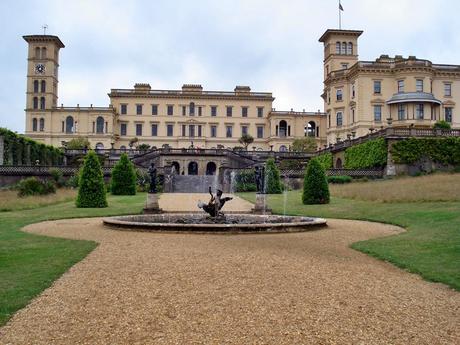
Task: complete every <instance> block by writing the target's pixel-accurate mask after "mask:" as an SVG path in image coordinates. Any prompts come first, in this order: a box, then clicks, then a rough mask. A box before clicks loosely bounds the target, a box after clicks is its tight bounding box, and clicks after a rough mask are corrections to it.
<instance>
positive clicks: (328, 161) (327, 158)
mask: <svg viewBox="0 0 460 345" xmlns="http://www.w3.org/2000/svg"><path fill="white" fill-rule="evenodd" d="M316 160H317V161H318V162H319V164H321V165H322V167H323V169H324V170H329V169H332V167H333V162H332V153H330V152H326V153H323V154H321V155H319V156H317V157H316Z"/></svg>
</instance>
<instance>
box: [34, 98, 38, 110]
mask: <svg viewBox="0 0 460 345" xmlns="http://www.w3.org/2000/svg"><path fill="white" fill-rule="evenodd" d="M34 109H38V97H34Z"/></svg>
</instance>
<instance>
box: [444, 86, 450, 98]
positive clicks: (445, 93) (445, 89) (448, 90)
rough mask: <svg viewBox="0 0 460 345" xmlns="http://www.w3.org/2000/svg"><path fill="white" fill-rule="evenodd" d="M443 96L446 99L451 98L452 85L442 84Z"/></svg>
mask: <svg viewBox="0 0 460 345" xmlns="http://www.w3.org/2000/svg"><path fill="white" fill-rule="evenodd" d="M444 96H447V97H450V96H452V84H449V83H445V84H444Z"/></svg>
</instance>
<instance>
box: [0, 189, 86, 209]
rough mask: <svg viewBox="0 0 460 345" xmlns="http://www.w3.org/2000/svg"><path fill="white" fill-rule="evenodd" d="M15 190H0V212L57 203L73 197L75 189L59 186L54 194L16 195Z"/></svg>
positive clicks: (75, 192) (75, 193)
mask: <svg viewBox="0 0 460 345" xmlns="http://www.w3.org/2000/svg"><path fill="white" fill-rule="evenodd" d="M17 194H18V191H17V190H0V212H5V211H18V210H28V209H31V208H37V207H41V206H46V205H53V204H58V203H60V202H64V201H71V200H74V199H75V196H76V195H77V191H76V190H75V189H70V188H61V189H58V190H57V191H56V193H55V194H48V195H39V196H27V197H23V198H18V197H17Z"/></svg>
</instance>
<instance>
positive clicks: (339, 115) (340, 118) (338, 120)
mask: <svg viewBox="0 0 460 345" xmlns="http://www.w3.org/2000/svg"><path fill="white" fill-rule="evenodd" d="M336 116H337V127H341V126H342V123H343V119H342V112H341V111H339V112H338V113H337V114H336Z"/></svg>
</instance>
